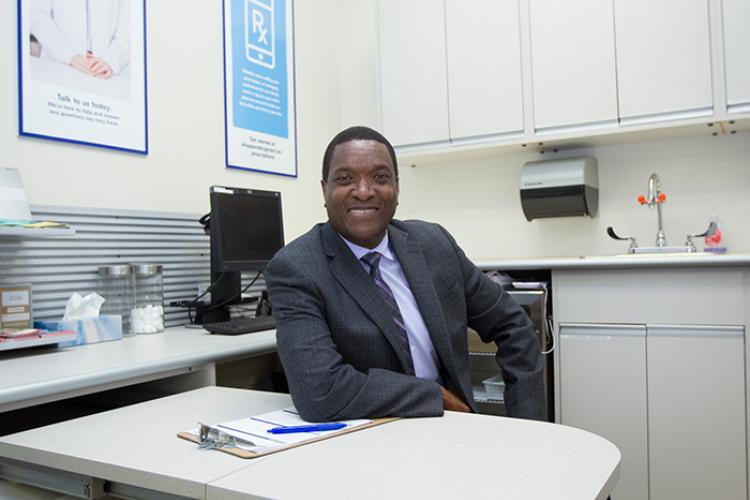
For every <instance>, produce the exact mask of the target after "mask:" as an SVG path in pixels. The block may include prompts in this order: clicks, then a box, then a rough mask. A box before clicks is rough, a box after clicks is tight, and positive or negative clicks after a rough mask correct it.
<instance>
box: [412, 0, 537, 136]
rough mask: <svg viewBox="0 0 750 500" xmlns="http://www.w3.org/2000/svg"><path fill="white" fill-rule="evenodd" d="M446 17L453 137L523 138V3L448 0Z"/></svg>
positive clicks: (510, 0)
mask: <svg viewBox="0 0 750 500" xmlns="http://www.w3.org/2000/svg"><path fill="white" fill-rule="evenodd" d="M403 3H408V2H403ZM445 12H446V32H447V45H446V47H447V55H448V102H449V110H450V114H449V116H450V119H449V121H450V132H451V138H452V139H461V138H472V137H482V136H488V135H503V134H512V133H514V132H515V133H517V134H519V135H520V134H521V133H522V132H523V95H522V89H521V39H520V30H519V17H518V0H445Z"/></svg>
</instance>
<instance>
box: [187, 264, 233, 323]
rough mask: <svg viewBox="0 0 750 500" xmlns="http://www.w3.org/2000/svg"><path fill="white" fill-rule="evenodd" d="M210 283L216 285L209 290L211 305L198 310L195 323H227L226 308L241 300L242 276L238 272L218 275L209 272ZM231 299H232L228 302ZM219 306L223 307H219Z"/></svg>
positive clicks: (227, 313) (227, 311)
mask: <svg viewBox="0 0 750 500" xmlns="http://www.w3.org/2000/svg"><path fill="white" fill-rule="evenodd" d="M211 283H216V286H214V288H213V290H211V305H210V306H209V305H207V306H202V307H199V308H198V310H197V312H196V317H195V322H196V323H200V324H205V323H218V322H220V321H229V309H228V308H227V306H230V305H232V304H236V303H238V302H240V300H241V299H242V298H241V297H240V290H241V289H242V288H241V286H242V274H241V273H240V272H239V271H233V272H228V273H219V272H215V271H213V270H211ZM232 297H234V298H233V299H232V300H229V299H230V298H232ZM228 300H229V301H228ZM227 301H228V302H227ZM219 304H224V305H222V306H219ZM217 306H219V307H217Z"/></svg>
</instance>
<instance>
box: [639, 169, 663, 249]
mask: <svg viewBox="0 0 750 500" xmlns="http://www.w3.org/2000/svg"><path fill="white" fill-rule="evenodd" d="M665 201H667V195H666V194H664V193H663V192H662V190H661V180H659V176H658V175H657V174H651V176H650V177H649V178H648V195H647V196H645V197H644V196H643V195H641V196H639V197H638V202H639V203H640V204H641V205H648V206H649V208H651V207H653V206H654V205H656V213H657V217H658V219H659V231H658V232H657V233H656V246H657V247H665V246H667V238H666V237H665V236H664V229H663V228H662V218H661V205H662V203H664V202H665Z"/></svg>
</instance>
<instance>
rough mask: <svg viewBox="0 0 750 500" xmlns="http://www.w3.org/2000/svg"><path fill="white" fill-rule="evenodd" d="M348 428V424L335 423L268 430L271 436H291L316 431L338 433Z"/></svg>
mask: <svg viewBox="0 0 750 500" xmlns="http://www.w3.org/2000/svg"><path fill="white" fill-rule="evenodd" d="M344 427H346V424H342V423H340V422H334V423H331V424H313V425H290V426H289V427H274V428H273V429H268V432H270V433H271V434H291V433H293V432H316V431H337V430H339V429H343V428H344Z"/></svg>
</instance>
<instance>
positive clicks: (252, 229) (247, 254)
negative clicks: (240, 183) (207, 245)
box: [201, 186, 284, 323]
mask: <svg viewBox="0 0 750 500" xmlns="http://www.w3.org/2000/svg"><path fill="white" fill-rule="evenodd" d="M209 195H210V201H211V218H210V223H209V234H210V236H211V283H212V285H213V288H212V290H211V306H210V307H208V308H207V310H206V311H204V314H202V318H201V322H202V323H209V322H215V321H224V320H226V319H228V318H229V313H228V312H227V310H226V308H225V307H224V306H226V305H231V304H234V303H237V302H239V301H240V300H241V297H240V291H241V273H242V272H243V271H247V272H252V271H262V270H263V269H264V268H265V266H266V264H268V262H269V261H270V260H271V258H272V257H273V256H274V254H276V252H277V251H278V250H280V249H281V248H282V247H283V246H284V224H283V219H282V213H281V193H279V192H276V191H261V190H257V189H243V188H234V187H223V186H212V187H211V189H210V192H209Z"/></svg>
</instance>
